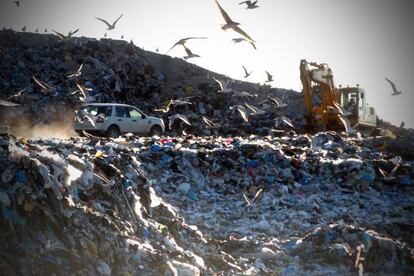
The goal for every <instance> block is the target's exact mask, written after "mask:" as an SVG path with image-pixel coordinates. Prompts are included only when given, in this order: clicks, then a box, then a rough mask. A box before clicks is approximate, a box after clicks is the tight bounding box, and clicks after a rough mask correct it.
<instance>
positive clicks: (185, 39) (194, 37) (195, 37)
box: [180, 36, 207, 43]
mask: <svg viewBox="0 0 414 276" xmlns="http://www.w3.org/2000/svg"><path fill="white" fill-rule="evenodd" d="M190 39H207V37H205V36H203V37H198V36H192V37H186V38H183V39H180V41H182V42H184V43H185V42H187V40H190Z"/></svg>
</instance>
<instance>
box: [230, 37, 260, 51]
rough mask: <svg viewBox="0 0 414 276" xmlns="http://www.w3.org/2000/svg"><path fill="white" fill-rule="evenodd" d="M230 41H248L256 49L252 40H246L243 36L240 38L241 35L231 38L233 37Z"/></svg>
mask: <svg viewBox="0 0 414 276" xmlns="http://www.w3.org/2000/svg"><path fill="white" fill-rule="evenodd" d="M232 41H233V42H234V43H240V42H243V41H246V42H249V43H250V44H251V45H252V46H253V48H254V49H255V50H257V48H256V45H255V44H254V42H251V41H249V40H247V39H245V38H242V37H240V38H233V39H232Z"/></svg>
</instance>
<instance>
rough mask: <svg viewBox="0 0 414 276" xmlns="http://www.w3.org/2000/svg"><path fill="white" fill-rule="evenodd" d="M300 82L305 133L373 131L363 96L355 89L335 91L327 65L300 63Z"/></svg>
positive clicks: (372, 114)
mask: <svg viewBox="0 0 414 276" xmlns="http://www.w3.org/2000/svg"><path fill="white" fill-rule="evenodd" d="M299 70H300V80H301V82H302V85H303V96H304V99H305V105H306V109H307V116H306V119H307V126H308V130H310V131H311V130H315V128H316V127H317V128H318V129H327V130H335V131H347V132H348V131H349V130H350V129H351V127H353V128H357V127H359V128H361V127H364V128H365V127H366V128H375V127H376V126H377V122H376V119H377V116H376V114H375V109H374V108H373V107H369V106H368V104H367V102H366V93H365V91H364V90H363V89H361V88H360V87H359V85H357V86H356V87H349V86H348V87H346V88H342V87H340V88H339V89H338V88H336V86H335V83H334V78H333V73H332V70H331V69H330V68H329V66H328V65H327V64H326V63H322V64H318V63H315V62H307V61H306V60H304V59H303V60H301V61H300V66H299Z"/></svg>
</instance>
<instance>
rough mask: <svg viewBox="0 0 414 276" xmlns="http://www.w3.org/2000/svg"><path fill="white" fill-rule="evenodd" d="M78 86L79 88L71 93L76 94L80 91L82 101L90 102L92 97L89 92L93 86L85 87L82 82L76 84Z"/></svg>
mask: <svg viewBox="0 0 414 276" xmlns="http://www.w3.org/2000/svg"><path fill="white" fill-rule="evenodd" d="M76 86H77V87H78V90H75V91H73V92H72V93H71V95H74V94H76V93H80V94H81V97H80V98H79V100H80V101H81V102H88V101H89V100H90V99H91V98H90V97H89V92H90V91H92V88H88V87H84V86H82V85H80V84H78V83H77V84H76Z"/></svg>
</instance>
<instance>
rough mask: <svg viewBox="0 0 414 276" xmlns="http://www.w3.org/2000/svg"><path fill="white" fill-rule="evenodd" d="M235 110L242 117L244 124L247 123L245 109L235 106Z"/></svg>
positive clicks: (247, 118)
mask: <svg viewBox="0 0 414 276" xmlns="http://www.w3.org/2000/svg"><path fill="white" fill-rule="evenodd" d="M236 109H237V111H238V112H239V113H240V115H241V116H242V118H243V120H244V121H245V122H246V123H247V122H249V117H247V114H246V108H244V106H237V107H236Z"/></svg>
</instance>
